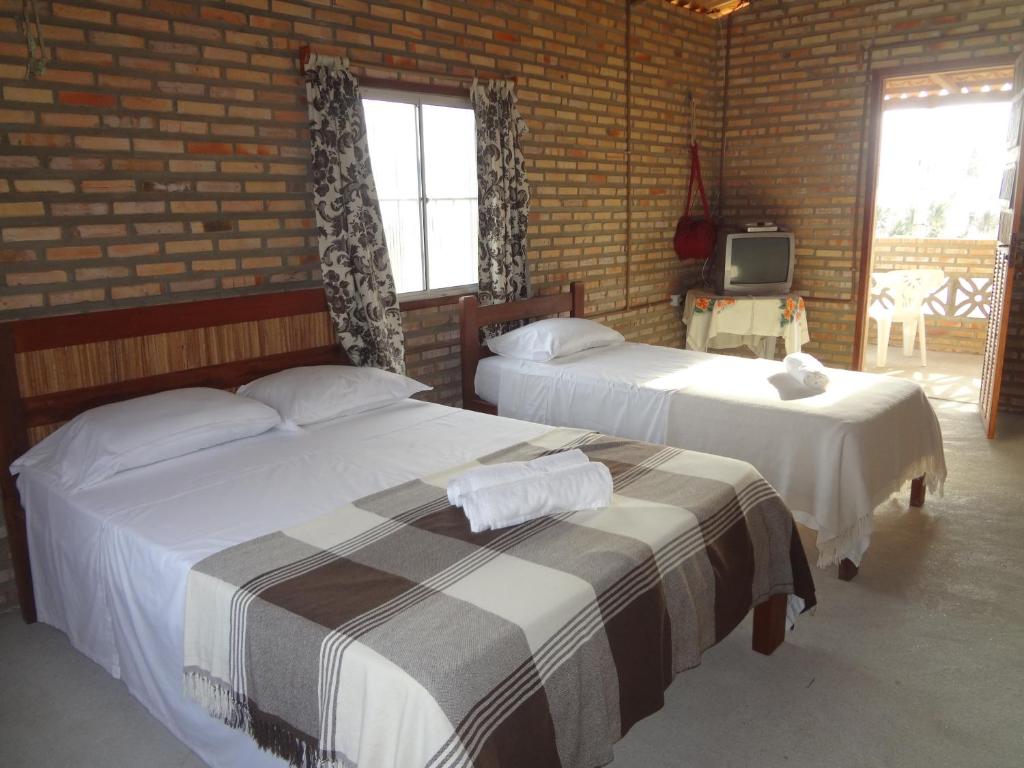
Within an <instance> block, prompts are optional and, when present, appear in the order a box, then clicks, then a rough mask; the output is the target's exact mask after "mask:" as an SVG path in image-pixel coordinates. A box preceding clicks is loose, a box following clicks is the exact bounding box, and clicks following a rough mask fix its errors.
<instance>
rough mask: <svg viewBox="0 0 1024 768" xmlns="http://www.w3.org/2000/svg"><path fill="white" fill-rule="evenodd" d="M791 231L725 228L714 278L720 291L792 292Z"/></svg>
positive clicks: (742, 292) (723, 292)
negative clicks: (751, 230) (749, 230)
mask: <svg viewBox="0 0 1024 768" xmlns="http://www.w3.org/2000/svg"><path fill="white" fill-rule="evenodd" d="M795 250H796V248H795V243H794V240H793V233H792V232H746V231H743V230H731V231H730V230H723V231H722V232H720V233H719V235H718V242H717V243H716V246H715V255H714V257H713V264H712V269H713V276H712V279H713V282H714V287H715V291H716V292H717V293H720V294H730V293H731V294H740V295H746V296H757V295H772V294H782V293H789V289H790V286H792V285H793V263H794V260H795Z"/></svg>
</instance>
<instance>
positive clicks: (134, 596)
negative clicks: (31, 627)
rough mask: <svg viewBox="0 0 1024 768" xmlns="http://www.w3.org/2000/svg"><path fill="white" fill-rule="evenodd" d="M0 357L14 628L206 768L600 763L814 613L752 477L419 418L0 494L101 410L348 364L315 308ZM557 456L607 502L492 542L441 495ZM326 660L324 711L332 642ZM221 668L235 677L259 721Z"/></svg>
mask: <svg viewBox="0 0 1024 768" xmlns="http://www.w3.org/2000/svg"><path fill="white" fill-rule="evenodd" d="M0 358H2V360H3V369H2V372H0V390H2V392H3V395H4V401H3V402H4V408H5V413H4V420H3V431H2V433H0V436H2V446H0V447H2V449H3V450H2V455H3V459H4V466H3V473H2V475H0V480H2V483H3V495H4V504H5V519H6V523H7V529H8V537H9V540H10V542H11V547H12V555H13V559H14V563H15V571H16V576H17V581H18V589H19V599H20V601H21V607H22V613H23V616H24V617H25V619H26V620H27V621H34V620H36V618H38V619H39V620H42V621H44V622H46V623H48V624H51V625H53V626H55V627H57V628H58V629H60V630H62V631H63V632H65V633H66V634H67V635H68V637H69V639H70V641H71V643H72V644H73V645H74V647H75V648H77V649H78V650H79V651H81V652H82V653H83V654H85V655H86V656H88V657H89V658H91V659H93V660H94V661H96V662H97V663H98V664H100V665H101V666H103V668H104V669H106V670H107V671H108V672H109V673H110V674H111V675H113V676H115V677H118V678H120V679H121V680H122V681H123V682H124V684H125V685H126V686H127V688H128V689H129V691H130V692H131V693H132V695H134V696H135V697H136V698H137V699H138V700H139V701H140V702H142V703H143V704H144V705H145V706H146V707H147V709H149V711H150V712H151V713H152V714H153V715H154V716H155V717H156V718H157V719H158V720H160V721H161V722H162V723H163V724H164V725H165V726H166V727H167V728H168V729H169V730H171V731H172V732H173V733H174V734H175V735H176V736H177V737H178V738H179V739H181V740H182V741H183V742H184V743H186V744H187V745H188V746H189V747H190V748H191V749H192V750H193V751H195V752H196V754H198V755H199V756H200V757H201V758H202V759H203V760H204V761H205V762H207V763H208V764H210V765H213V766H240V765H245V766H281V765H284V764H286V763H291V764H292V765H303V766H307V765H308V766H312V765H316V764H324V765H366V766H405V765H426V764H431V765H480V766H483V765H495V766H514V765H522V764H531V765H562V766H566V767H567V768H568V766H579V767H580V768H584V767H589V766H595V765H600V764H603V763H605V762H607V761H608V760H610V758H611V745H612V743H614V741H615V740H617V739H618V738H619V737H621V735H622V734H624V733H625V731H626V730H628V729H629V727H630V726H631V725H632V724H633V723H634V722H636V721H637V720H638V719H640V718H642V717H645V716H646V715H648V714H650V713H651V712H653V711H655V710H657V709H658V708H659V707H660V706H661V696H662V692H663V690H664V688H665V687H667V685H668V684H669V683H670V682H671V680H672V678H673V677H674V676H675V674H677V673H678V672H680V671H682V670H684V669H686V668H688V667H690V666H693V665H694V664H696V663H698V662H699V659H700V654H701V652H702V651H703V650H705V649H706V648H708V647H710V646H711V645H713V644H714V643H716V642H718V641H720V640H721V639H722V638H723V637H725V636H726V635H727V634H728V633H729V632H730V631H732V629H734V628H735V626H736V625H737V624H738V623H739V622H740V621H741V620H742V619H743V618H744V616H745V615H746V614H747V613H748V612H749V611H750V610H751V609H753V610H754V623H753V624H754V637H753V645H754V648H755V650H758V651H760V652H763V653H771V652H772V651H773V650H774V649H775V648H776V647H777V646H778V644H779V643H780V642H782V639H783V635H784V627H785V621H786V612H787V609H789V610H790V611H795V610H799V609H800V608H801V607H806V606H807V605H811V604H813V602H814V593H813V584H812V583H811V579H810V573H809V570H808V568H807V564H806V560H805V559H804V555H803V551H802V549H801V548H800V545H799V540H798V538H797V537H796V534H795V526H794V525H793V522H792V518H791V517H790V515H789V512H788V510H787V509H786V507H785V505H784V504H783V503H782V501H781V500H780V499H779V497H778V495H777V494H776V493H775V492H774V491H773V490H772V489H771V488H770V487H769V486H768V485H767V484H766V483H765V482H764V480H763V478H761V477H760V475H759V474H758V473H757V472H756V471H755V470H754V469H753V468H752V467H750V466H749V465H748V464H746V463H744V462H741V461H735V460H730V459H723V458H719V457H713V456H707V455H705V454H701V453H697V452H691V451H683V450H675V449H666V448H665V447H664V446H658V445H651V444H646V443H639V442H632V441H624V440H621V439H613V438H608V437H605V436H602V435H600V434H596V433H593V432H588V431H580V430H573V429H552V428H550V427H548V426H544V425H539V424H534V423H528V422H523V421H516V420H511V419H505V418H501V417H495V416H491V415H484V414H480V413H474V412H471V411H465V410H460V409H454V408H449V407H446V406H442V405H436V404H431V403H426V402H421V401H417V400H399V401H397V402H394V403H391V404H389V405H387V406H384V407H380V408H377V409H374V410H369V411H365V412H362V413H357V414H354V415H349V416H344V417H340V418H337V419H332V420H327V421H324V422H321V423H317V424H315V425H311V426H308V427H305V428H302V429H300V430H286V429H274V430H271V431H268V432H265V433H263V434H260V435H258V436H255V437H247V438H244V439H239V440H235V441H233V442H228V443H224V444H221V445H217V446H214V447H210V448H206V449H203V450H200V451H197V452H194V453H189V454H187V455H182V456H178V457H176V458H172V459H168V460H165V461H160V462H158V463H154V464H150V465H149V466H144V467H139V468H135V469H131V470H128V471H124V472H121V473H120V474H116V475H114V476H113V477H111V478H110V479H108V480H106V481H104V482H101V483H98V484H96V485H93V486H91V487H89V488H85V489H80V490H75V491H69V490H65V489H62V488H61V487H60V486H59V485H58V484H56V483H54V482H53V478H52V477H48V476H47V475H46V473H45V472H43V471H37V470H35V469H33V468H27V469H25V470H24V471H22V472H21V473H20V474H19V475H18V477H17V480H15V478H14V477H12V476H11V475H10V474H9V472H8V471H7V467H8V466H9V465H10V464H11V462H12V460H13V459H14V458H16V457H17V456H19V455H20V454H21V453H23V452H24V451H25V450H26V449H27V448H28V447H29V446H30V445H31V444H33V443H35V442H38V441H39V440H40V439H41V438H42V437H43V436H45V435H46V434H47V433H49V432H50V431H52V429H53V428H54V427H55V426H56V425H58V424H60V423H62V422H64V421H67V420H68V419H71V418H73V417H74V416H76V415H77V414H79V413H81V412H83V411H85V410H87V409H89V408H92V407H95V406H99V405H103V404H107V403H115V402H119V401H121V400H125V399H128V398H132V397H137V396H141V395H146V394H150V393H153V392H160V391H165V390H168V389H174V388H180V387H214V388H220V389H228V390H231V389H234V388H236V387H238V386H239V385H241V384H243V383H246V382H248V381H250V380H252V379H254V378H256V377H258V376H261V375H265V374H268V373H272V372H275V371H280V370H284V369H288V368H292V367H295V366H303V365H323V364H345V363H346V362H347V361H346V360H345V359H344V356H343V354H342V353H340V352H339V350H338V348H337V346H336V345H335V344H334V343H333V341H332V339H331V332H330V327H329V321H328V319H327V315H326V312H325V311H324V306H323V294H322V292H320V291H299V292H291V293H286V294H276V295H260V296H251V297H242V298H232V299H220V300H214V301H205V302H196V303H193V304H191V305H176V306H161V307H151V308H143V309H130V310H115V311H110V312H100V313H94V314H91V315H85V316H81V317H76V318H74V319H69V318H48V319H40V320H25V321H18V322H15V323H10V324H7V325H4V326H0ZM567 446H574V447H581V448H582V449H583V450H584V451H585V452H587V453H588V455H589V456H590V457H591V459H592V460H595V461H602V462H604V463H605V464H606V465H608V466H609V468H610V469H611V471H612V475H613V477H614V479H615V501H614V503H613V505H612V506H611V507H608V508H606V509H604V510H591V511H588V512H573V513H566V514H563V515H560V516H556V517H554V518H546V519H544V520H540V521H536V522H535V523H528V524H525V525H522V526H516V527H514V528H510V529H507V530H506V531H499V532H492V533H490V534H482V535H476V534H471V533H469V530H468V527H467V526H466V522H465V520H464V518H463V517H462V515H461V513H460V512H459V511H458V510H456V509H454V508H452V507H451V506H450V505H448V504H447V503H445V502H444V500H443V499H444V497H445V482H446V480H447V479H449V478H450V477H452V476H454V475H456V474H458V473H459V472H460V471H462V470H463V469H465V468H466V467H468V466H475V465H477V464H480V463H494V462H499V461H505V460H510V459H523V458H531V457H533V456H537V455H542V454H544V453H546V452H550V451H553V450H561V449H563V448H565V447H567ZM371 533H372V536H370V534H371ZM368 537H369V538H368ZM371 539H372V541H371ZM300 544H301V545H302V546H304V547H308V548H312V550H313V553H314V554H313V557H314V558H320V560H319V561H318V562H320V564H322V565H325V566H326V567H325V568H324V569H321V570H319V571H317V573H318V575H319V577H323V578H326V581H321V582H310V581H308V580H307V581H301V580H299V581H294V582H293V583H292V584H291V591H290V592H288V591H287V590H283V589H280V588H279V589H277V592H275V594H274V596H270V594H269V592H268V590H266V589H262V588H261V589H256V588H255V587H253V586H252V584H253V583H255V582H258V581H259V580H260V579H265V578H266V576H267V574H270V573H273V574H277V575H278V576H280V574H281V573H282V569H284V570H288V569H292V568H294V566H295V564H297V563H302V562H307V561H306V560H305V558H306V557H307V555H305V554H302V555H292V556H288V557H285V558H284V559H283V560H282V561H281V562H279V563H276V564H275V563H273V562H270V560H271V559H272V558H273V557H278V556H279V554H280V552H282V551H283V549H289V548H291V549H292V550H296V548H297V547H298V548H299V550H296V551H301V552H305V551H306V550H304V549H301V547H300V546H299V545H300ZM282 547H283V549H282ZM325 553H326V554H325ZM467 563H472V567H469V566H467ZM456 566H457V569H456ZM310 572H311V571H309V570H308V569H307V571H306V574H308V573H310ZM291 575H293V576H294V575H295V572H294V571H292V572H291ZM282 583H283V581H282V580H281V579H279V580H278V583H277V585H276V586H278V587H280V586H281V584H282ZM318 590H319V591H318ZM239 595H241V598H239ZM310 596H312V598H313V599H310ZM413 598H415V599H413ZM240 599H241V600H243V601H248V602H247V605H249V606H253V607H250V608H248V609H247V610H249V614H248V619H247V620H246V621H243V622H238V621H236V614H235V613H234V612H233V611H234V610H235V609H234V608H233V606H237V604H238V601H239V600H240ZM330 611H335V612H336V613H330ZM342 615H344V616H343V618H344V620H342V619H341V618H339V617H342ZM254 617H256V618H254ZM258 617H262V619H259V618H258ZM368 617H376V618H375V619H374V621H373V622H371V624H372V626H371V625H370V624H367V622H368V621H369V618H368ZM353 620H358V621H359V622H360V628H359V630H358V631H355V630H353V629H351V626H352V625H351V622H352V621H353ZM239 637H242V638H244V639H243V640H241V641H240V645H239V649H240V650H239V652H238V653H237V654H235V655H231V654H230V653H227V652H225V653H224V654H221V653H220V651H219V650H218V649H221V646H222V645H226V644H228V642H229V641H231V639H232V638H234V639H237V638H239ZM310 638H312V640H310ZM339 638H340V639H341V640H342V641H343V645H344V648H343V650H341V651H338V650H337V647H336V646H335V651H332V653H336V656H334V657H332V659H331V663H332V664H334V663H336V664H337V665H338V668H337V669H335V670H334V673H333V674H334V676H333V677H331V678H330V681H333V682H334V684H337V687H338V690H337V691H336V692H335V695H333V696H330V697H325V696H324V695H323V692H322V691H320V690H318V687H319V686H318V682H317V674H318V670H319V673H321V674H322V673H323V670H324V669H325V668H330V667H326V666H324V665H320V666H318V661H317V648H319V649H321V650H323V649H325V648H328V647H330V643H332V642H334V643H337V642H338V640H339ZM304 639H305V640H304ZM304 642H306V643H307V645H309V647H308V648H307V647H306V646H305V645H303V643H304ZM303 648H305V649H306V651H307V652H306V653H303ZM324 653H326V651H324ZM225 661H227V662H228V663H229V664H232V665H233V664H242V665H247V666H248V669H247V670H246V671H245V673H244V674H243V675H242V681H243V683H244V684H245V685H248V686H249V688H248V690H247V691H246V693H247V695H248V697H249V698H248V699H247V700H245V701H242V700H241V696H240V694H239V688H238V687H237V686H238V681H237V680H234V681H233V680H230V679H223V680H222V679H220V678H219V671H218V667H217V665H218V664H219V663H222V662H225ZM296 665H298V666H296ZM303 672H305V673H306V674H308V677H303V674H302V673H303ZM225 677H226V678H227V677H230V675H225ZM232 686H234V687H232ZM270 702H273V706H272V707H271V706H268V703H270ZM211 714H213V715H215V717H211ZM323 720H329V721H330V722H326V723H321V722H318V721H323ZM310 723H312V725H310ZM321 725H323V728H322V729H321V728H320V726H321ZM229 726H231V727H229Z"/></svg>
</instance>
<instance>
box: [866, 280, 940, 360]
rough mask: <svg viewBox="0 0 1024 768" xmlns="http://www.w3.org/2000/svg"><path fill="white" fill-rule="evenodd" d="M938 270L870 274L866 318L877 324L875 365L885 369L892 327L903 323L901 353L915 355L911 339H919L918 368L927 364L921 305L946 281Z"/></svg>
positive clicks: (908, 355)
mask: <svg viewBox="0 0 1024 768" xmlns="http://www.w3.org/2000/svg"><path fill="white" fill-rule="evenodd" d="M945 280H946V273H945V272H943V271H942V270H941V269H895V270H892V271H891V272H875V273H874V274H872V275H871V293H872V296H873V297H874V298H873V299H872V301H871V305H870V306H869V307H868V315H869V316H870V317H873V318H874V319H875V322H876V323H877V324H878V350H877V353H876V355H875V365H877V366H878V367H879V368H884V367H885V361H886V357H887V355H888V352H889V333H890V332H891V330H892V324H893V323H894V322H896V323H903V354H904V355H905V356H906V357H910V356H911V355H912V354H914V337H915V336H920V339H921V341H920V347H921V365H928V351H927V348H926V343H925V332H924V312H923V309H924V302H925V299H927V298H928V297H929V296H931V294H933V293H934V292H935V291H937V290H938V289H939V288H940V287H941V286H942V284H943V282H945Z"/></svg>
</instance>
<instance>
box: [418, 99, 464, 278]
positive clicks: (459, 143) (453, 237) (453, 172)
mask: <svg viewBox="0 0 1024 768" xmlns="http://www.w3.org/2000/svg"><path fill="white" fill-rule="evenodd" d="M475 134H476V122H475V120H474V117H473V112H472V110H469V109H455V108H452V107H438V106H432V105H426V104H425V105H424V106H423V163H424V172H423V178H424V186H425V188H426V203H427V205H426V209H427V254H428V259H429V263H428V265H427V267H428V269H427V274H428V275H429V278H430V286H429V287H431V288H442V287H446V286H451V285H469V284H470V283H475V282H476V281H477V194H476V135H475Z"/></svg>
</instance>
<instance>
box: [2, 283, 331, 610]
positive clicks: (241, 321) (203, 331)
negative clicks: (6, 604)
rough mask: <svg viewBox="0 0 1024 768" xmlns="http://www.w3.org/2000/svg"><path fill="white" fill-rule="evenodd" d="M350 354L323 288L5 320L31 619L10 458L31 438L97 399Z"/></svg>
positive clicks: (12, 517)
mask: <svg viewBox="0 0 1024 768" xmlns="http://www.w3.org/2000/svg"><path fill="white" fill-rule="evenodd" d="M349 363H350V361H349V360H348V358H347V356H346V355H345V353H344V352H343V351H342V349H341V347H340V346H339V345H338V344H337V343H336V342H335V338H334V332H333V330H332V327H331V321H330V317H329V315H328V313H327V306H326V301H325V298H324V292H323V290H322V289H319V288H313V289H308V290H300V291H289V292H285V293H273V294H257V295H253V296H239V297H233V298H226V299H212V300H205V301H197V302H190V303H183V304H161V305H158V306H152V307H139V308H132V309H115V310H109V311H104V312H93V313H89V314H84V315H70V316H68V315H65V316H59V317H46V318H39V319H31V320H16V321H13V322H9V323H3V324H0V414H2V422H0V463H2V466H0V493H2V494H3V502H4V520H5V522H6V525H7V538H8V542H9V544H10V547H11V559H12V561H13V565H14V576H15V581H16V584H17V587H18V602H19V604H20V606H21V614H22V616H23V617H24V619H25V621H27V622H33V621H35V618H36V610H35V601H34V599H33V592H32V572H31V568H30V566H29V552H28V541H27V537H26V528H25V511H24V509H23V508H22V506H21V502H20V499H19V497H18V489H17V487H16V486H15V483H14V478H13V477H12V476H11V474H10V471H9V469H8V468H9V467H10V465H11V462H12V461H14V460H15V459H16V458H17V457H18V456H20V455H21V454H22V453H24V452H25V451H26V450H28V448H29V447H30V446H32V445H34V444H35V443H37V442H38V441H39V440H41V439H42V438H43V437H45V436H46V435H47V434H49V433H50V432H52V431H53V430H54V429H56V428H57V427H58V426H59V425H60V424H61V423H63V422H65V421H67V420H68V419H71V418H73V417H75V416H76V415H78V414H79V413H81V412H83V411H85V410H88V409H89V408H94V407H96V406H98V405H104V404H106V403H112V402H116V401H119V400H126V399H129V398H132V397H139V396H141V395H148V394H153V393H154V392H161V391H163V390H166V389H177V388H181V387H216V388H219V389H234V388H236V387H238V386H240V385H242V384H244V383H246V382H248V381H251V380H252V379H254V378H257V377H259V376H264V375H266V374H268V373H274V372H276V371H280V370H283V369H285V368H291V367H294V366H297V365H327V364H335V365H338V364H346V365H347V364H349Z"/></svg>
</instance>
